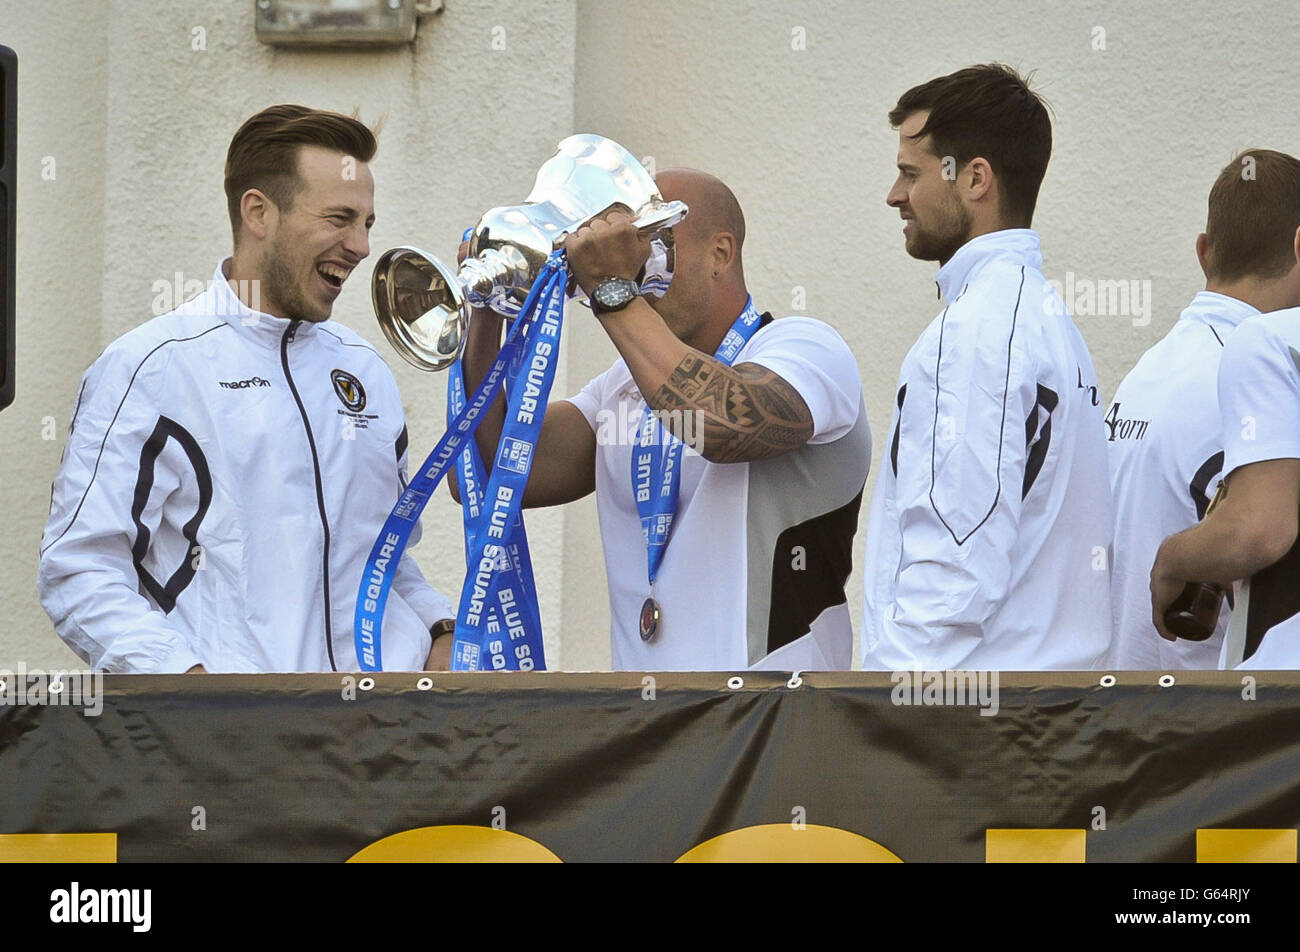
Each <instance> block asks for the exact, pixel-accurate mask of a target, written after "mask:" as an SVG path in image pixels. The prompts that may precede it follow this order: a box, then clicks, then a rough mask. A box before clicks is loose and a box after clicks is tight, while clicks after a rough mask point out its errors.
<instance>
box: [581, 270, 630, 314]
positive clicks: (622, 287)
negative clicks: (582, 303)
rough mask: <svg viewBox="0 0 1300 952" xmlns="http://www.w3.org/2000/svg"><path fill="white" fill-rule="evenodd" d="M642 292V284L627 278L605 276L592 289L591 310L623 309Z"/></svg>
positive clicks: (607, 311)
mask: <svg viewBox="0 0 1300 952" xmlns="http://www.w3.org/2000/svg"><path fill="white" fill-rule="evenodd" d="M640 294H641V285H639V284H637V283H636V282H635V281H629V280H628V279H627V278H605V279H603V280H602V281H601V282H600V283H599V284H597V285H596V286H595V287H594V288H592V289H591V312H592V313H593V314H608V313H610V312H611V311H621V310H623V308H625V307H627V306H628V305H629V304H631V303H632V302H633V301H634V300H635V299H636V298H637V297H638V296H639V295H640Z"/></svg>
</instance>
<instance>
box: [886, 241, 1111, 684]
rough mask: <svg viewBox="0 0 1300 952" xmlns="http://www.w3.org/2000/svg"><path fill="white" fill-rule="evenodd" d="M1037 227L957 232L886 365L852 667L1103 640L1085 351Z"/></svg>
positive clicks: (997, 656) (1035, 659)
mask: <svg viewBox="0 0 1300 952" xmlns="http://www.w3.org/2000/svg"><path fill="white" fill-rule="evenodd" d="M1042 263H1043V259H1042V255H1041V254H1040V253H1039V250H1038V235H1037V233H1035V232H1034V231H1032V230H1030V229H1021V228H1017V229H1007V230H1004V231H996V232H992V233H989V234H985V235H980V236H978V237H976V238H972V239H971V240H970V241H968V242H967V243H966V244H965V245H963V246H962V247H961V248H960V249H959V250H958V251H957V253H956V254H955V255H953V257H952V258H951V259H950V260H949V261H948V263H947V264H945V265H944V266H943V267H942V268H941V269H940V270H939V273H938V276H937V280H938V284H939V288H940V291H941V293H942V294H943V296H944V299H945V300H947V301H948V302H949V304H948V306H947V307H945V308H944V309H943V311H942V312H941V313H940V314H939V315H938V316H937V317H935V319H934V320H933V321H932V322H931V323H930V326H929V327H928V328H926V330H925V332H924V333H923V334H922V335H921V337H920V338H919V339H918V340H917V342H916V343H915V344H914V345H913V346H912V349H911V351H910V352H909V353H908V355H907V357H906V358H905V359H904V361H903V366H902V369H901V370H900V371H899V375H898V391H897V393H898V396H897V398H896V399H897V409H896V410H895V412H894V420H893V427H892V434H891V437H890V446H889V450H888V453H887V454H886V455H885V456H884V458H883V459H882V465H881V471H880V475H879V478H878V479H877V480H876V490H875V495H874V496H873V497H872V500H871V516H870V518H869V519H868V521H867V544H866V552H867V555H866V563H865V565H864V567H863V573H864V583H863V585H864V589H865V592H864V600H863V623H862V625H863V631H862V653H863V658H862V666H863V668H864V669H866V670H875V671H879V670H884V671H893V670H915V669H920V670H927V671H942V670H947V669H953V668H968V669H976V670H984V669H987V670H994V669H1001V670H1013V671H1014V670H1048V669H1079V668H1090V667H1093V666H1095V665H1097V664H1099V663H1100V662H1101V660H1102V659H1103V658H1104V657H1105V653H1106V649H1107V647H1108V646H1109V643H1110V624H1111V622H1110V572H1109V569H1110V566H1109V558H1110V553H1109V549H1110V541H1111V516H1110V481H1109V479H1108V477H1107V472H1106V445H1105V443H1106V440H1105V431H1104V426H1103V424H1102V413H1101V407H1100V400H1099V399H1098V396H1097V378H1096V375H1095V374H1094V372H1093V367H1092V358H1091V356H1090V355H1089V354H1088V348H1087V346H1086V345H1085V344H1084V342H1083V338H1082V337H1081V336H1080V335H1079V331H1078V329H1077V328H1075V326H1074V322H1073V321H1072V320H1071V319H1070V316H1069V314H1067V313H1066V312H1065V306H1064V304H1063V303H1062V301H1061V299H1060V297H1059V295H1057V294H1056V292H1055V291H1054V290H1053V289H1052V288H1051V286H1050V285H1048V284H1047V282H1046V281H1045V280H1044V278H1043V275H1042V272H1041V270H1040V269H1041V268H1042Z"/></svg>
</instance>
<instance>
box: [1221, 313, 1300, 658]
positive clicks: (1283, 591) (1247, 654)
mask: <svg viewBox="0 0 1300 952" xmlns="http://www.w3.org/2000/svg"><path fill="white" fill-rule="evenodd" d="M1219 405H1220V406H1221V407H1222V409H1223V453H1224V460H1223V471H1224V473H1226V474H1227V476H1228V480H1229V483H1228V487H1229V492H1231V488H1232V482H1231V476H1232V473H1233V471H1234V470H1236V469H1237V468H1238V467H1241V466H1246V465H1248V464H1250V463H1259V462H1263V461H1264V460H1270V459H1300V308H1288V309H1286V310H1283V311H1273V312H1272V313H1269V314H1263V315H1261V316H1259V317H1252V318H1251V319H1250V320H1247V321H1244V322H1243V323H1242V325H1241V326H1240V327H1239V328H1238V329H1237V331H1236V332H1235V333H1234V334H1233V335H1232V336H1231V337H1230V338H1229V339H1228V340H1227V342H1226V343H1225V344H1224V348H1223V359H1222V360H1221V361H1220V363H1219ZM1298 580H1300V543H1298V544H1297V545H1294V546H1292V547H1291V551H1290V552H1288V553H1287V554H1286V555H1284V556H1283V557H1282V558H1281V560H1279V561H1278V562H1276V563H1274V564H1273V565H1271V566H1269V567H1268V568H1266V569H1263V570H1262V571H1259V572H1256V573H1255V574H1254V575H1253V576H1251V578H1249V579H1247V580H1245V581H1243V582H1238V583H1237V585H1236V602H1235V604H1234V606H1233V611H1232V620H1231V621H1230V622H1229V624H1228V634H1227V636H1226V637H1225V638H1224V640H1223V655H1222V658H1221V659H1220V661H1221V665H1222V667H1224V668H1233V667H1241V668H1265V669H1267V668H1300V581H1298Z"/></svg>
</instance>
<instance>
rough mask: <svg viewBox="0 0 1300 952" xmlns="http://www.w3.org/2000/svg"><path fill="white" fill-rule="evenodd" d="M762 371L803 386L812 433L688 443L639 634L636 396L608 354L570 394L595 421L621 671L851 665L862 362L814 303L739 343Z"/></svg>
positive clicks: (642, 591) (863, 470) (642, 576)
mask: <svg viewBox="0 0 1300 952" xmlns="http://www.w3.org/2000/svg"><path fill="white" fill-rule="evenodd" d="M742 363H753V364H759V365H761V366H763V367H766V368H768V369H769V370H772V371H773V372H775V373H776V374H778V375H779V376H780V377H781V378H782V379H783V380H785V381H786V382H787V383H789V384H790V385H791V386H792V387H794V388H795V390H797V391H798V392H799V395H800V396H801V397H803V399H804V402H805V403H807V405H808V409H809V410H810V411H811V413H812V418H813V437H812V439H811V440H809V442H808V443H807V444H805V445H804V446H803V447H801V448H799V449H797V450H794V451H792V452H790V453H786V454H784V455H782V456H778V457H775V458H772V459H765V460H756V461H754V462H749V463H710V462H708V461H706V460H705V459H704V458H703V457H701V456H700V455H699V454H698V453H697V452H696V451H695V450H694V449H692V448H691V446H690V445H689V441H688V445H687V446H686V447H685V448H684V450H683V452H682V455H681V466H682V474H681V489H680V492H679V495H678V501H677V510H676V512H677V515H676V518H675V520H674V522H673V528H672V535H671V536H670V537H669V540H668V547H667V551H666V552H665V553H664V557H663V561H662V562H661V563H660V567H659V572H658V576H657V577H656V579H655V585H654V595H655V598H656V600H657V601H658V602H659V604H660V607H661V619H660V623H659V629H658V631H657V633H656V634H655V636H654V638H653V639H652V640H651V641H649V642H646V641H642V640H641V636H640V632H639V619H640V614H641V606H642V604H643V603H644V601H645V599H646V596H647V594H648V591H649V581H648V575H647V566H646V545H645V539H644V536H643V534H642V529H641V519H640V516H639V514H638V512H637V507H636V501H635V499H634V497H633V492H632V475H631V465H632V450H633V445H632V442H633V441H632V438H631V437H632V435H633V434H634V432H635V430H636V428H637V425H638V423H639V421H640V420H641V415H642V412H643V410H644V408H645V401H644V399H643V398H642V396H641V394H640V391H639V390H638V389H637V385H636V382H635V381H634V380H633V378H632V374H631V372H630V371H629V370H628V368H627V364H626V363H625V362H624V361H623V360H621V359H620V360H618V361H616V362H615V363H614V365H613V366H612V367H610V368H609V370H607V371H605V373H603V374H601V375H600V376H599V377H597V378H596V379H594V380H592V381H591V382H590V383H589V384H587V386H586V387H585V388H583V390H582V391H581V392H580V393H578V394H577V395H576V396H574V397H571V398H570V402H571V403H573V404H574V405H575V406H576V407H577V408H578V409H579V410H580V411H581V412H582V414H583V416H584V417H586V419H587V422H588V423H589V424H590V425H591V427H592V429H593V430H594V431H595V432H596V437H597V450H596V503H597V509H598V511H599V513H600V534H601V540H602V542H603V544H604V549H605V568H606V572H607V575H608V580H609V605H610V614H611V616H612V626H613V631H612V632H611V636H612V639H613V666H614V668H615V670H634V671H647V670H648V671H690V670H697V671H715V670H722V671H727V670H741V669H745V668H749V667H762V668H768V669H780V670H790V671H794V670H803V671H808V670H819V669H821V670H826V669H843V668H848V667H849V665H850V662H851V654H852V642H853V630H852V626H851V624H850V621H849V613H848V607H847V603H846V599H845V595H844V582H845V580H846V579H847V578H848V575H849V570H850V568H851V563H852V550H853V545H852V540H853V533H854V531H855V530H856V528H857V521H858V511H859V508H860V506H861V502H862V490H863V486H864V485H865V484H866V479H867V470H868V469H869V468H870V464H871V431H870V429H869V427H868V425H867V414H866V410H865V409H864V407H863V405H862V382H861V378H860V377H859V374H858V365H857V362H856V361H855V360H854V358H853V354H852V352H851V351H850V350H849V347H848V345H847V344H846V343H845V342H844V340H843V338H841V337H840V336H839V334H837V333H836V332H835V330H834V329H832V328H831V327H830V326H829V325H828V324H825V323H823V322H822V321H818V320H814V319H812V318H808V317H786V318H781V319H779V320H772V321H768V320H767V319H766V318H765V324H764V326H762V327H761V328H760V329H759V330H758V331H757V332H756V333H755V334H754V336H753V337H752V338H751V339H750V340H749V342H748V343H747V344H746V345H745V346H744V348H743V349H742V350H741V351H740V353H739V355H738V356H737V357H736V360H735V364H742Z"/></svg>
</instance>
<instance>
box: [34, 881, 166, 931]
mask: <svg viewBox="0 0 1300 952" xmlns="http://www.w3.org/2000/svg"><path fill="white" fill-rule="evenodd" d="M152 906H153V890H151V889H82V888H81V884H80V883H73V884H72V885H71V886H70V887H69V888H68V889H56V890H54V892H52V893H50V921H51V922H127V923H130V924H131V930H132V931H133V932H148V931H149V927H150V925H152V919H153V917H152V915H151V911H152V909H151V907H152Z"/></svg>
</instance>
